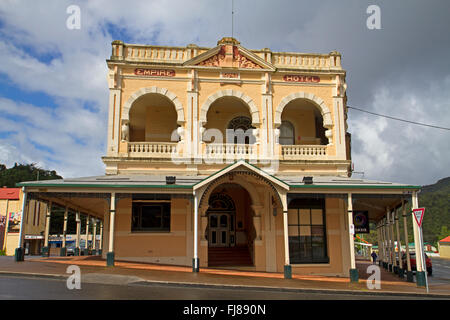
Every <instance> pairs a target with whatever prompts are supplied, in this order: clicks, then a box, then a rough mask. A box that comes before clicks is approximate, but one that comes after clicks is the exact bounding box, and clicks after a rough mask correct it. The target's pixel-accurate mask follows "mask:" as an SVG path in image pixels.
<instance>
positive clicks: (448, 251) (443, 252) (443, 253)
mask: <svg viewBox="0 0 450 320" xmlns="http://www.w3.org/2000/svg"><path fill="white" fill-rule="evenodd" d="M439 256H440V257H441V258H447V259H450V244H441V243H439Z"/></svg>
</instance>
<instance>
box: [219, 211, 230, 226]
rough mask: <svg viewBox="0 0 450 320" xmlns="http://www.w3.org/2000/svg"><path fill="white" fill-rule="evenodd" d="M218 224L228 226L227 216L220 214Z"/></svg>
mask: <svg viewBox="0 0 450 320" xmlns="http://www.w3.org/2000/svg"><path fill="white" fill-rule="evenodd" d="M220 226H221V227H226V226H228V216H227V215H225V214H223V215H221V216H220Z"/></svg>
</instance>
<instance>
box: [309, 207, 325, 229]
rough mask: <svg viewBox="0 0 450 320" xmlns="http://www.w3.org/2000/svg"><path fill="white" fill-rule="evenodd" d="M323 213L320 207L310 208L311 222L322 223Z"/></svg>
mask: <svg viewBox="0 0 450 320" xmlns="http://www.w3.org/2000/svg"><path fill="white" fill-rule="evenodd" d="M322 217H323V213H322V209H312V210H311V219H312V221H311V224H320V225H321V224H323V219H322Z"/></svg>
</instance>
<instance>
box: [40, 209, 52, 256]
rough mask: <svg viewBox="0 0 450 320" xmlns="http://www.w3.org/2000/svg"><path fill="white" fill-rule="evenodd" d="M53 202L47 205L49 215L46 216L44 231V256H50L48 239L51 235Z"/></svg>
mask: <svg viewBox="0 0 450 320" xmlns="http://www.w3.org/2000/svg"><path fill="white" fill-rule="evenodd" d="M52 204H53V203H52V202H51V201H50V202H48V203H47V214H46V216H45V231H44V247H43V248H42V256H43V257H49V256H50V247H49V246H48V238H49V235H50V221H51V216H52Z"/></svg>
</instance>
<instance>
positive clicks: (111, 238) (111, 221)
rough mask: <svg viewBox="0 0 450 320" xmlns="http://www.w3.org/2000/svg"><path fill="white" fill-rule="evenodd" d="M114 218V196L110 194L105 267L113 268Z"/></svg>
mask: <svg viewBox="0 0 450 320" xmlns="http://www.w3.org/2000/svg"><path fill="white" fill-rule="evenodd" d="M115 216H116V194H115V193H114V192H112V193H111V204H110V210H109V248H108V249H109V250H108V253H107V254H106V265H107V266H108V267H113V266H114V222H115Z"/></svg>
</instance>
